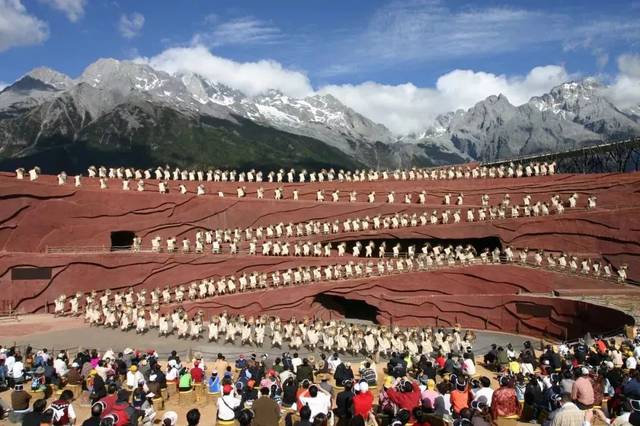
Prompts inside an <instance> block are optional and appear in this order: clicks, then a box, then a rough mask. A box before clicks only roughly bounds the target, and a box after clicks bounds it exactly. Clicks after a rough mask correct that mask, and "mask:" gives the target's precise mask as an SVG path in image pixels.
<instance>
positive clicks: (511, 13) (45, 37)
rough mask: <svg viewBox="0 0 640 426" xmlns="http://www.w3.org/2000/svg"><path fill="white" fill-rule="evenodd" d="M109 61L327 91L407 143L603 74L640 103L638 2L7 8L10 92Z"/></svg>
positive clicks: (72, 0) (3, 0)
mask: <svg viewBox="0 0 640 426" xmlns="http://www.w3.org/2000/svg"><path fill="white" fill-rule="evenodd" d="M101 57H113V58H117V59H135V60H138V61H144V62H147V63H149V64H150V65H152V66H154V67H158V68H162V69H164V70H167V71H176V70H191V71H197V72H199V73H201V74H204V75H205V76H207V77H209V78H211V79H213V80H217V81H220V82H223V83H226V84H228V85H230V86H232V87H235V88H237V89H240V90H242V91H244V92H246V93H247V94H257V93H260V92H261V91H264V90H266V89H269V88H275V89H279V90H281V91H283V92H284V93H286V94H288V95H291V96H296V97H301V96H306V95H310V94H313V93H316V92H320V93H331V94H333V95H335V96H336V97H338V98H339V99H340V100H342V101H343V102H344V103H346V104H347V105H349V106H351V107H352V108H354V109H356V110H357V111H359V112H361V113H363V114H365V115H366V116H368V117H370V118H372V119H373V120H375V121H378V122H381V123H383V124H385V125H387V126H388V127H389V128H391V129H392V130H393V131H395V132H398V133H404V132H409V131H415V130H419V129H420V128H422V127H424V126H426V125H428V123H429V122H430V121H431V120H432V119H433V118H434V117H435V116H436V115H437V114H439V113H442V112H446V111H448V110H452V109H456V108H465V107H469V106H471V105H473V104H474V103H475V102H477V101H479V100H481V99H483V98H484V97H486V96H489V95H491V94H498V93H503V94H505V95H506V96H507V97H508V98H509V99H510V100H511V102H512V103H514V104H520V103H523V102H526V101H527V100H528V99H529V98H530V97H531V96H534V95H538V94H541V93H543V92H545V91H547V90H549V89H550V88H551V87H553V86H554V85H557V84H559V83H561V82H564V81H567V80H570V79H578V78H584V77H586V76H595V77H597V78H598V79H600V80H601V81H602V82H604V83H605V84H607V85H608V86H610V87H609V89H608V90H609V93H610V95H611V97H612V98H614V99H615V101H616V102H618V103H620V104H623V105H624V106H627V105H632V104H637V103H639V102H640V0H633V1H630V0H627V1H618V0H607V1H601V0H598V1H594V0H593V1H587V0H566V1H562V2H559V1H556V0H538V1H535V2H534V1H524V0H518V1H509V2H507V1H500V0H473V1H472V0H467V1H457V0H448V1H444V0H398V1H374V0H354V1H333V0H324V1H321V2H320V1H316V2H312V1H292V0H289V1H288V0H274V1H264V0H242V1H237V0H233V1H229V0H215V1H214V0H180V1H173V0H135V1H133V0H128V1H123V0H120V1H114V0H0V87H1V86H2V85H6V84H10V83H11V82H13V81H15V80H16V79H17V78H19V77H20V76H21V75H23V74H24V73H26V72H28V71H29V70H30V69H32V68H34V67H37V66H48V67H51V68H54V69H56V70H59V71H61V72H64V73H66V74H68V75H70V76H72V77H77V76H78V75H80V74H81V73H82V70H83V69H84V68H85V67H86V66H87V65H88V64H90V63H91V62H93V61H95V60H96V59H97V58H101Z"/></svg>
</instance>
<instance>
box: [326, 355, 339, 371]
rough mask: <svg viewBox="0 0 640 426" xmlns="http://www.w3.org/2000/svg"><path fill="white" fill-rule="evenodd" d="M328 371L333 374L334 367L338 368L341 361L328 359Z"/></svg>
mask: <svg viewBox="0 0 640 426" xmlns="http://www.w3.org/2000/svg"><path fill="white" fill-rule="evenodd" d="M328 364H329V369H331V371H333V372H335V371H336V367H337V366H339V365H340V364H342V361H341V360H340V358H338V359H334V358H333V357H331V358H329V362H328Z"/></svg>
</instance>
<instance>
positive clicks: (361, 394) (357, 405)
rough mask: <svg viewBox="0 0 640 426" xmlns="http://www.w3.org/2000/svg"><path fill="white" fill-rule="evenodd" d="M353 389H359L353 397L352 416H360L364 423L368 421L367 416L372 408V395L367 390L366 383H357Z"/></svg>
mask: <svg viewBox="0 0 640 426" xmlns="http://www.w3.org/2000/svg"><path fill="white" fill-rule="evenodd" d="M355 389H356V390H358V389H359V391H358V393H357V394H356V395H355V396H354V397H353V414H354V416H358V415H360V416H362V418H363V419H364V420H365V421H366V420H368V419H369V414H370V413H371V409H372V408H373V394H372V393H371V391H370V390H369V384H368V383H367V382H360V383H357V384H356V388H355Z"/></svg>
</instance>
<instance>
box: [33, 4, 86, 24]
mask: <svg viewBox="0 0 640 426" xmlns="http://www.w3.org/2000/svg"><path fill="white" fill-rule="evenodd" d="M41 1H42V2H43V3H45V4H48V5H49V6H51V7H53V8H54V9H58V10H60V11H62V12H64V13H65V15H67V18H68V19H69V20H70V21H71V22H76V21H77V20H78V19H80V18H82V16H83V15H84V7H85V6H86V4H87V2H86V0H41Z"/></svg>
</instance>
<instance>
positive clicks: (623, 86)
mask: <svg viewBox="0 0 640 426" xmlns="http://www.w3.org/2000/svg"><path fill="white" fill-rule="evenodd" d="M606 93H607V95H608V96H609V97H610V98H611V100H612V101H613V102H614V103H615V104H616V105H617V106H620V107H623V108H626V107H631V106H637V105H640V55H632V54H626V55H621V56H620V57H618V76H617V77H616V78H615V80H614V81H613V82H612V83H611V85H610V86H609V87H608V88H607V89H606Z"/></svg>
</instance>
